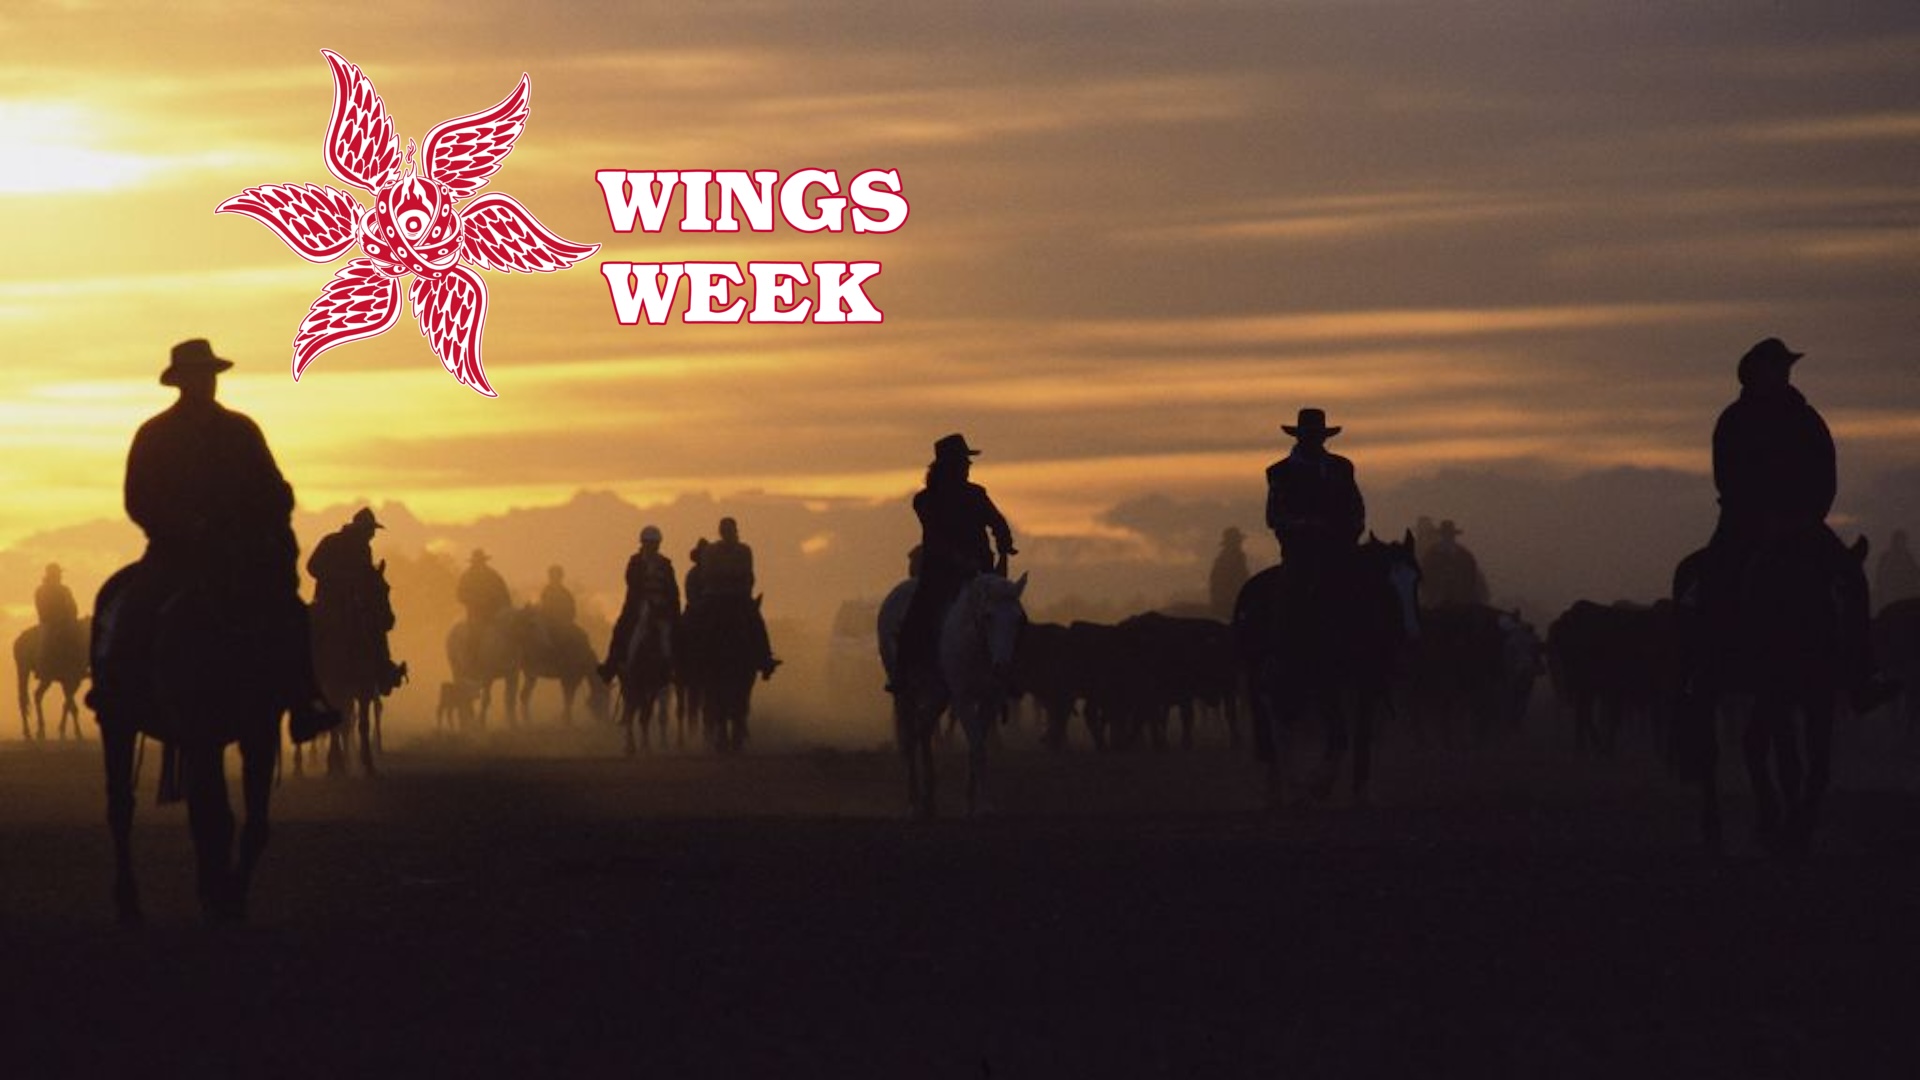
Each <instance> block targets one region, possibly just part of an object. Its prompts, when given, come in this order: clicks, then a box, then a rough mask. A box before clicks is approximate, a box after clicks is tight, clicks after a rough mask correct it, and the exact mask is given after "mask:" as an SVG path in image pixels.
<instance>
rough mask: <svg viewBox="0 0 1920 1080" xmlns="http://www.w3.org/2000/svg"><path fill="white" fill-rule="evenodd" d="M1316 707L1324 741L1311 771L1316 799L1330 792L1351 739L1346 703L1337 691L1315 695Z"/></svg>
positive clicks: (1322, 798)
mask: <svg viewBox="0 0 1920 1080" xmlns="http://www.w3.org/2000/svg"><path fill="white" fill-rule="evenodd" d="M1318 707H1319V711H1320V723H1321V725H1322V726H1323V727H1324V729H1325V731H1326V744H1325V746H1324V747H1323V748H1322V750H1321V753H1320V767H1319V768H1318V769H1317V770H1315V772H1314V774H1313V787H1312V794H1313V797H1314V798H1315V799H1320V800H1324V799H1326V798H1328V797H1329V796H1331V795H1332V794H1333V785H1334V782H1335V781H1336V780H1337V779H1338V778H1339V776H1340V762H1341V760H1342V759H1343V758H1345V757H1346V756H1347V747H1348V746H1349V745H1350V744H1351V742H1352V739H1351V734H1350V732H1349V731H1348V730H1347V710H1346V708H1345V703H1344V702H1342V701H1341V700H1340V693H1339V692H1338V691H1337V690H1328V691H1327V692H1325V693H1323V694H1320V695H1318Z"/></svg>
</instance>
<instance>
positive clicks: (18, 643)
mask: <svg viewBox="0 0 1920 1080" xmlns="http://www.w3.org/2000/svg"><path fill="white" fill-rule="evenodd" d="M47 630H48V627H47V626H46V625H45V624H41V625H38V626H29V627H27V628H26V629H25V630H22V631H20V636H19V637H17V638H14V639H13V668H14V671H15V672H17V673H18V675H19V680H20V737H21V738H23V739H32V738H34V729H33V724H32V723H30V722H29V718H28V712H27V709H28V707H29V705H31V707H32V709H33V712H32V720H33V721H37V722H38V724H39V728H40V731H39V738H40V739H41V741H43V742H44V741H45V740H46V737H47V710H46V698H47V690H48V689H50V688H51V687H52V686H53V684H55V683H59V684H60V691H61V693H62V695H63V698H62V700H61V702H60V738H61V740H62V741H65V739H66V737H67V723H68V721H69V720H71V721H72V723H73V737H74V738H76V739H83V738H85V737H86V734H85V732H84V731H83V730H82V729H81V727H80V705H79V693H80V683H81V682H82V681H84V680H85V679H86V677H87V669H88V667H89V662H88V659H87V638H88V637H89V636H90V634H91V630H92V628H91V626H90V620H88V619H81V620H80V621H79V622H76V623H74V624H72V629H69V630H67V631H66V632H65V633H55V634H51V635H49V634H48V633H47ZM35 679H38V680H39V682H38V683H37V684H36V683H34V680H35ZM30 685H31V692H29V687H30ZM29 699H31V700H29Z"/></svg>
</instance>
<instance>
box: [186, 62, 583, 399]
mask: <svg viewBox="0 0 1920 1080" xmlns="http://www.w3.org/2000/svg"><path fill="white" fill-rule="evenodd" d="M321 52H322V54H323V55H325V56H326V58H327V64H328V65H329V66H331V67H332V69H333V116H332V117H331V119H329V120H328V122H327V140H326V145H325V148H324V149H325V153H326V161H327V171H329V172H331V173H333V175H334V176H336V177H338V178H339V179H340V180H341V181H342V182H343V183H346V184H349V185H351V186H353V187H356V188H359V189H360V190H361V191H364V192H366V193H367V194H368V195H370V196H372V198H373V206H372V207H370V208H369V207H366V206H363V205H362V204H361V202H360V200H359V198H358V197H356V196H355V195H353V194H352V193H350V192H346V191H340V190H338V189H336V188H331V187H323V186H316V185H313V184H265V185H262V186H260V187H251V188H248V189H246V190H245V191H243V192H241V193H240V194H238V195H235V196H234V197H233V198H231V199H228V200H227V201H226V202H223V203H221V204H220V205H219V206H218V207H215V208H214V212H215V213H234V214H245V215H246V216H248V217H250V218H253V219H254V220H255V221H258V222H260V223H261V224H262V225H265V226H266V227H267V228H269V229H272V230H273V233H274V235H275V236H278V237H279V238H280V239H281V240H282V241H284V242H285V243H286V245H287V246H288V247H290V248H292V249H293V250H294V253H295V254H297V255H299V256H300V257H301V258H303V259H307V260H309V261H311V262H317V263H327V262H332V261H334V260H335V259H338V258H340V257H341V256H343V255H345V254H346V253H347V252H348V251H350V250H351V249H352V248H353V246H354V245H355V244H358V245H360V250H361V251H362V252H364V253H365V255H366V257H365V258H359V259H354V260H352V261H351V262H349V263H347V264H346V265H345V266H343V267H341V268H340V271H339V273H336V274H335V275H334V276H333V280H332V281H329V282H327V285H326V288H324V289H322V290H320V296H319V297H318V298H317V299H315V300H314V302H313V306H312V307H311V308H309V309H307V315H306V318H304V319H302V320H300V330H299V332H298V333H296V334H295V335H294V337H293V377H294V380H295V381H296V382H297V381H299V379H300V375H301V373H302V372H304V371H306V369H307V365H308V364H310V363H312V362H313V360H314V358H315V357H317V356H319V355H320V354H321V353H323V352H326V351H327V350H328V349H331V348H333V347H334V346H335V345H340V344H344V343H345V342H349V341H358V340H360V339H362V338H369V337H373V336H374V335H376V334H382V333H385V332H386V331H387V330H388V329H390V328H391V327H392V326H393V325H394V324H395V323H396V322H398V321H399V319H400V308H401V305H402V299H401V287H402V282H401V279H402V278H404V277H406V276H407V275H412V276H413V284H412V294H413V315H414V318H415V319H416V320H417V321H418V322H419V324H420V333H421V334H423V335H425V337H426V339H427V344H428V345H429V346H431V347H432V349H433V352H434V355H436V356H438V357H439V358H440V363H441V364H442V365H443V366H445V367H446V369H447V371H448V372H450V373H451V374H452V375H453V377H454V378H455V379H458V380H459V381H460V382H461V384H462V385H465V386H470V387H472V388H473V389H474V390H476V391H478V392H479V393H482V394H485V395H486V396H488V397H493V396H494V392H493V387H491V386H489V385H487V375H486V372H485V371H484V370H483V369H482V368H481V366H480V335H481V331H482V330H483V329H484V328H485V326H486V319H487V285H486V282H485V281H484V280H482V279H481V277H480V275H479V274H478V273H475V272H474V270H472V269H470V268H469V266H467V265H462V264H471V266H474V267H480V268H482V269H486V270H502V271H505V272H507V273H515V272H519V273H543V274H544V273H552V272H553V271H556V270H565V269H566V268H567V267H569V266H572V265H573V264H574V263H577V262H579V261H580V260H582V259H584V258H586V257H587V256H589V255H592V254H593V253H594V252H596V251H598V250H600V245H598V244H576V243H573V242H572V241H569V240H564V239H562V238H561V237H559V236H558V235H555V233H554V232H553V231H552V230H551V229H548V228H547V227H546V226H545V225H542V224H540V221H539V219H538V218H536V217H534V216H533V213H532V212H531V211H529V210H528V209H527V208H526V207H524V206H522V205H520V203H519V202H518V201H517V200H516V199H514V198H513V196H511V195H506V194H502V193H500V192H497V191H496V192H489V193H487V194H485V195H481V196H480V197H479V198H475V199H472V201H471V202H468V203H467V204H466V205H465V206H464V207H462V206H458V205H456V204H457V203H459V202H460V201H461V200H463V199H469V198H472V196H473V195H474V194H475V193H476V192H478V191H479V190H480V189H481V188H482V187H485V186H486V183H487V181H488V180H489V179H490V178H491V177H492V176H493V174H494V173H495V172H497V171H499V168H500V164H501V162H503V161H505V160H506V157H507V155H508V154H509V153H511V152H512V151H513V144H514V140H516V139H518V138H519V137H520V133H521V131H523V130H525V128H526V126H527V114H528V111H529V108H530V106H529V101H528V98H529V94H530V93H531V87H532V84H531V82H529V80H528V79H527V76H525V75H524V74H523V75H521V76H520V85H519V86H516V87H514V90H513V92H512V93H510V94H508V95H507V96H506V98H505V99H504V100H502V101H501V102H500V103H499V104H498V105H495V106H493V107H492V108H489V109H483V110H481V111H480V112H477V113H473V114H471V115H468V116H459V117H455V118H454V119H452V120H448V121H446V122H444V123H442V124H439V125H436V126H435V127H434V129H433V130H432V131H429V132H427V137H426V141H425V143H424V144H423V146H422V148H421V151H420V154H419V157H418V159H417V160H416V158H415V154H414V144H413V142H412V140H408V142H407V149H406V155H405V157H404V158H403V157H402V155H401V152H400V139H399V136H397V135H395V134H394V131H393V121H392V120H391V119H389V118H388V117H387V109H386V105H385V104H384V103H383V102H381V100H380V95H379V94H378V93H376V92H375V91H374V89H373V82H372V80H370V79H368V78H367V77H366V75H365V74H363V73H362V72H361V71H360V69H359V68H358V67H355V66H354V65H352V64H349V63H348V62H347V61H345V60H343V59H341V57H340V55H339V54H338V53H335V52H332V51H331V50H327V49H322V50H321Z"/></svg>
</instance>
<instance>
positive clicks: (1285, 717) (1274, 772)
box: [1267, 698, 1300, 810]
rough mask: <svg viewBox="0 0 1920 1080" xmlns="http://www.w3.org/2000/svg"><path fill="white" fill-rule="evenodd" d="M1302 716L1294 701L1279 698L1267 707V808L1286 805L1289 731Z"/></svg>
mask: <svg viewBox="0 0 1920 1080" xmlns="http://www.w3.org/2000/svg"><path fill="white" fill-rule="evenodd" d="M1299 718H1300V707H1299V706H1298V705H1296V704H1294V703H1293V702H1289V701H1280V700H1278V699H1277V698H1276V699H1275V700H1273V701H1272V702H1271V704H1270V705H1269V707H1268V709H1267V731H1268V735H1267V738H1268V745H1269V749H1270V751H1271V752H1270V753H1269V754H1268V755H1267V808H1268V809H1270V810H1278V809H1280V808H1281V807H1283V806H1285V805H1286V801H1287V800H1286V777H1287V751H1288V750H1289V749H1290V747H1289V745H1288V743H1289V739H1288V734H1287V733H1288V731H1289V729H1291V728H1292V726H1293V725H1294V723H1295V722H1296V721H1298V720H1299Z"/></svg>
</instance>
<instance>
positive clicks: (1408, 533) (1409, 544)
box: [1400, 529, 1413, 548]
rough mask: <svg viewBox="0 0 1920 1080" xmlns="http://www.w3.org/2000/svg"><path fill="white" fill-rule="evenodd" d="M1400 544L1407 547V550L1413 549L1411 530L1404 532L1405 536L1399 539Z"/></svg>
mask: <svg viewBox="0 0 1920 1080" xmlns="http://www.w3.org/2000/svg"><path fill="white" fill-rule="evenodd" d="M1400 542H1401V543H1403V544H1405V545H1407V547H1409V548H1411V547H1413V530H1412V529H1408V530H1407V531H1406V534H1405V535H1404V536H1402V537H1401V538H1400Z"/></svg>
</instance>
